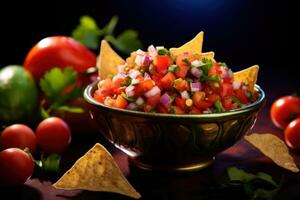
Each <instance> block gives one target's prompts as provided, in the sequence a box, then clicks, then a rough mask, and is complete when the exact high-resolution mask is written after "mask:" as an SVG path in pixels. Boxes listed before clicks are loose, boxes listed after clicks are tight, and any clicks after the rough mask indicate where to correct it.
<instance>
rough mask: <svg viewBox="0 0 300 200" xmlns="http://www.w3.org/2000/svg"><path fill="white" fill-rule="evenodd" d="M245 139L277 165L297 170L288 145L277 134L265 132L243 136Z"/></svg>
mask: <svg viewBox="0 0 300 200" xmlns="http://www.w3.org/2000/svg"><path fill="white" fill-rule="evenodd" d="M245 140H246V141H248V142H249V143H250V144H252V145H253V146H254V147H255V148H257V149H258V150H259V151H260V152H262V153H263V154H264V155H265V156H267V157H269V158H270V159H271V160H273V161H274V162H275V163H276V164H277V165H278V166H280V167H283V168H285V169H287V170H290V171H292V172H299V169H298V167H297V165H296V163H295V162H294V159H293V157H292V156H291V155H290V154H289V150H288V147H287V146H286V145H285V143H284V142H283V141H282V140H281V139H280V138H278V137H277V136H275V135H273V134H270V133H265V134H257V133H253V134H251V135H248V136H245Z"/></svg>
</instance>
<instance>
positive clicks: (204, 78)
mask: <svg viewBox="0 0 300 200" xmlns="http://www.w3.org/2000/svg"><path fill="white" fill-rule="evenodd" d="M200 79H201V81H220V80H221V76H220V75H219V74H215V75H209V76H206V75H202V76H201V77H200Z"/></svg>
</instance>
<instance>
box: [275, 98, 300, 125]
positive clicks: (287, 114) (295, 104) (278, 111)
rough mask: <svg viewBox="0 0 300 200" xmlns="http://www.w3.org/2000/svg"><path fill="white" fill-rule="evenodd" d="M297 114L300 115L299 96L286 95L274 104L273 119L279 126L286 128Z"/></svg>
mask: <svg viewBox="0 0 300 200" xmlns="http://www.w3.org/2000/svg"><path fill="white" fill-rule="evenodd" d="M296 115H298V116H300V98H299V97H294V96H284V97H281V98H279V99H277V100H276V101H275V102H274V103H273V104H272V107H271V119H272V121H273V123H274V124H275V126H277V127H278V128H281V129H284V128H285V127H286V126H287V125H288V123H289V122H290V121H291V120H292V119H293V118H295V116H296Z"/></svg>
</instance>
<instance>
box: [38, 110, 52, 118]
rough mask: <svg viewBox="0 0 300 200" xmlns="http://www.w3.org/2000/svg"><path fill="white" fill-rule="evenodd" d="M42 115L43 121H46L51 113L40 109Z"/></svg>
mask: <svg viewBox="0 0 300 200" xmlns="http://www.w3.org/2000/svg"><path fill="white" fill-rule="evenodd" d="M40 114H41V116H42V118H43V119H46V118H48V117H50V115H49V113H48V112H47V111H46V110H45V108H43V107H41V108H40Z"/></svg>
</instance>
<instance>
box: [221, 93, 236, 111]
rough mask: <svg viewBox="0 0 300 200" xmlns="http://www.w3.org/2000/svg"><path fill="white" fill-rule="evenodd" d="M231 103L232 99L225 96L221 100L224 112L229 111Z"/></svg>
mask: <svg viewBox="0 0 300 200" xmlns="http://www.w3.org/2000/svg"><path fill="white" fill-rule="evenodd" d="M232 103H233V102H232V97H229V96H226V97H224V98H223V99H222V105H223V108H224V109H225V110H230V109H231V107H232Z"/></svg>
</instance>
